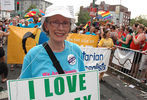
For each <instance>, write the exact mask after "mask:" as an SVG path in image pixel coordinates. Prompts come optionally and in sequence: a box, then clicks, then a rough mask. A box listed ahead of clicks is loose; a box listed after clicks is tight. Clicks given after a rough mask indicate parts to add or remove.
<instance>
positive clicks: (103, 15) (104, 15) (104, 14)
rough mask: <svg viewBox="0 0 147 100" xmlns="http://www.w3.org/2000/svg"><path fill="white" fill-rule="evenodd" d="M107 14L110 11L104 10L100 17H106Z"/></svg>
mask: <svg viewBox="0 0 147 100" xmlns="http://www.w3.org/2000/svg"><path fill="white" fill-rule="evenodd" d="M108 15H110V12H109V11H106V12H105V13H103V14H102V17H106V16H108Z"/></svg>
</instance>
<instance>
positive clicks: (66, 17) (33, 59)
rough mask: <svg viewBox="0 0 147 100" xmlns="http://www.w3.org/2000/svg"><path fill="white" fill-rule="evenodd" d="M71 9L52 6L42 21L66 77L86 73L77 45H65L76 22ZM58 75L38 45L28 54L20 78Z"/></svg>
mask: <svg viewBox="0 0 147 100" xmlns="http://www.w3.org/2000/svg"><path fill="white" fill-rule="evenodd" d="M71 10H73V9H71V6H70V7H69V6H61V5H59V6H58V5H51V6H49V7H48V8H47V9H46V12H45V16H43V17H42V21H41V23H42V26H41V28H42V30H43V31H44V32H46V34H47V35H48V36H49V37H50V39H49V40H48V42H47V45H49V47H50V48H51V50H52V51H53V53H54V55H55V56H56V58H57V60H58V61H59V63H60V65H61V67H62V69H63V71H64V73H65V74H67V73H74V72H80V71H85V66H84V61H83V55H82V51H81V49H80V47H79V46H78V45H77V44H74V43H71V42H69V41H66V37H67V36H68V33H69V32H70V31H71V29H72V27H73V25H74V23H75V19H74V14H73V11H71ZM56 74H58V72H57V70H56V68H55V66H54V65H53V62H52V60H51V59H50V57H49V55H48V53H47V52H46V50H45V48H44V47H43V45H37V46H35V47H34V48H32V49H31V50H29V52H28V53H27V54H26V56H25V58H24V61H23V66H22V71H21V75H20V78H21V79H24V78H33V77H43V76H50V75H56Z"/></svg>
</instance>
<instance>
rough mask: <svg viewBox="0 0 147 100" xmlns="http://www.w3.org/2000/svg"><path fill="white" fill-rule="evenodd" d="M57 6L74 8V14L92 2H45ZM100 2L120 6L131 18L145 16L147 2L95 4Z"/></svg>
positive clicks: (127, 0) (112, 0)
mask: <svg viewBox="0 0 147 100" xmlns="http://www.w3.org/2000/svg"><path fill="white" fill-rule="evenodd" d="M46 1H49V2H52V3H57V4H67V5H73V6H74V9H75V10H74V12H75V13H77V12H78V11H79V8H80V6H84V7H86V6H89V5H90V3H91V2H93V0H46ZM101 1H105V3H106V4H112V5H115V4H121V5H123V6H125V7H127V8H128V10H129V11H131V18H135V17H137V16H139V15H146V16H147V0H97V1H96V4H100V2H101Z"/></svg>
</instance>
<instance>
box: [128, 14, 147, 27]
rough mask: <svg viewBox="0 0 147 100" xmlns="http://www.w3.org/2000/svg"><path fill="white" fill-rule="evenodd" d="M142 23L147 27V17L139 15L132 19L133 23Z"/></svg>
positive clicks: (131, 22)
mask: <svg viewBox="0 0 147 100" xmlns="http://www.w3.org/2000/svg"><path fill="white" fill-rule="evenodd" d="M136 22H137V23H140V24H143V25H144V26H146V27H147V18H146V17H144V16H143V15H142V16H138V17H136V18H133V19H131V21H130V24H131V25H133V24H134V23H136Z"/></svg>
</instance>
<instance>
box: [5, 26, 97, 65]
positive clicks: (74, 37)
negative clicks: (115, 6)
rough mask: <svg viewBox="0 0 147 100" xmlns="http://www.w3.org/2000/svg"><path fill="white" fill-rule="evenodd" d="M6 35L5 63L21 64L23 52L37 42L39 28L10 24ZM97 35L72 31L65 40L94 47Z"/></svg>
mask: <svg viewBox="0 0 147 100" xmlns="http://www.w3.org/2000/svg"><path fill="white" fill-rule="evenodd" d="M9 31H10V35H9V36H8V47H7V63H8V64H23V59H24V56H25V54H26V53H27V52H28V51H29V50H30V49H31V48H32V47H34V46H36V45H37V44H38V42H39V38H40V33H41V30H40V29H37V28H20V27H15V26H10V29H9ZM98 39H99V37H98V36H93V35H84V34H77V33H72V34H69V36H68V37H67V41H70V42H73V43H76V44H78V45H80V46H92V47H96V46H97V42H98Z"/></svg>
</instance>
